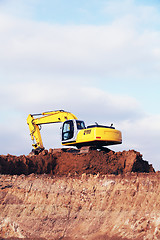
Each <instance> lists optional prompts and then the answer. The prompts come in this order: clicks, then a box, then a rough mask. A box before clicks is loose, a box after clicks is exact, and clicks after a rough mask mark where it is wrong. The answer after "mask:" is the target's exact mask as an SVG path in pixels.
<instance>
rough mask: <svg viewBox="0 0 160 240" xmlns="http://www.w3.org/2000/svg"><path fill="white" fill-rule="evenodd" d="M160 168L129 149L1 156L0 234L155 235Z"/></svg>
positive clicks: (34, 238)
mask: <svg viewBox="0 0 160 240" xmlns="http://www.w3.org/2000/svg"><path fill="white" fill-rule="evenodd" d="M159 182H160V173H159V172H155V171H154V169H153V167H152V165H150V164H149V163H148V162H147V161H144V160H143V158H142V155H141V154H140V153H138V152H136V151H134V150H131V151H123V152H117V153H114V152H113V151H109V152H104V151H100V152H98V151H96V150H91V151H90V152H88V153H81V154H80V153H79V151H78V150H73V149H63V150H62V149H56V150H53V149H50V150H49V151H46V150H44V151H43V152H42V153H40V154H39V155H38V156H24V155H23V156H19V157H18V156H11V155H6V156H2V155H1V156H0V239H10V240H11V239H12V240H17V239H26V240H27V239H28V240H48V239H52V240H60V239H64V240H74V239H76V240H105V239H106V240H107V239H108V240H111V239H112V240H122V239H123V240H127V239H137V240H140V239H144V240H158V239H160V184H159Z"/></svg>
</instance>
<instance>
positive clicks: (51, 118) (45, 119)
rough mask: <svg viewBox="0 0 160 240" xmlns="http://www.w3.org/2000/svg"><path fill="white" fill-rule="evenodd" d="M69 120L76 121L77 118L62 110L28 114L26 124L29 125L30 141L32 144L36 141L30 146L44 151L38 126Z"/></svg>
mask: <svg viewBox="0 0 160 240" xmlns="http://www.w3.org/2000/svg"><path fill="white" fill-rule="evenodd" d="M35 117H36V118H35ZM70 119H77V117H76V116H75V115H74V114H72V113H70V112H66V111H63V110H57V111H50V112H43V113H41V114H29V115H28V118H27V124H28V125H29V130H30V135H31V139H32V140H33V142H34V141H36V143H34V144H32V146H33V147H34V148H35V149H37V148H40V149H44V146H43V142H42V138H41V134H40V128H39V125H41V124H48V123H58V122H65V121H66V120H70Z"/></svg>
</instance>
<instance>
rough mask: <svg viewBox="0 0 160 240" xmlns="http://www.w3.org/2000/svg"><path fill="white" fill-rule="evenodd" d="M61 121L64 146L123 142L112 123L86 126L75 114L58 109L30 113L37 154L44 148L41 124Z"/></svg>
mask: <svg viewBox="0 0 160 240" xmlns="http://www.w3.org/2000/svg"><path fill="white" fill-rule="evenodd" d="M59 122H62V123H63V125H62V135H61V140H62V145H64V146H76V147H77V148H81V147H84V146H93V147H95V148H97V149H100V148H102V147H104V146H108V145H115V144H121V143H122V134H121V132H120V131H119V130H116V129H115V128H114V127H113V125H112V124H111V126H103V125H98V124H97V123H96V124H94V125H90V126H87V127H86V126H85V123H84V121H81V120H78V119H77V117H76V116H75V115H74V114H72V113H70V112H66V111H64V110H56V111H49V112H43V113H40V114H29V115H28V118H27V124H28V125H29V130H30V135H31V139H32V140H33V144H32V146H33V147H34V149H33V150H32V151H33V152H34V153H35V154H38V153H39V152H41V151H42V150H43V149H44V146H43V142H42V138H41V134H40V129H41V125H42V124H49V123H59ZM35 142H36V143H35Z"/></svg>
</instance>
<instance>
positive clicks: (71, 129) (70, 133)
mask: <svg viewBox="0 0 160 240" xmlns="http://www.w3.org/2000/svg"><path fill="white" fill-rule="evenodd" d="M81 129H85V123H84V121H80V120H75V119H73V120H67V121H65V122H64V123H63V126H62V144H64V143H69V142H70V143H71V142H75V141H76V137H77V133H78V131H79V130H81Z"/></svg>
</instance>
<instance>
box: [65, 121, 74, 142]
mask: <svg viewBox="0 0 160 240" xmlns="http://www.w3.org/2000/svg"><path fill="white" fill-rule="evenodd" d="M73 135H74V125H73V122H72V121H66V122H64V124H63V128H62V141H63V140H68V139H71V138H73Z"/></svg>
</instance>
